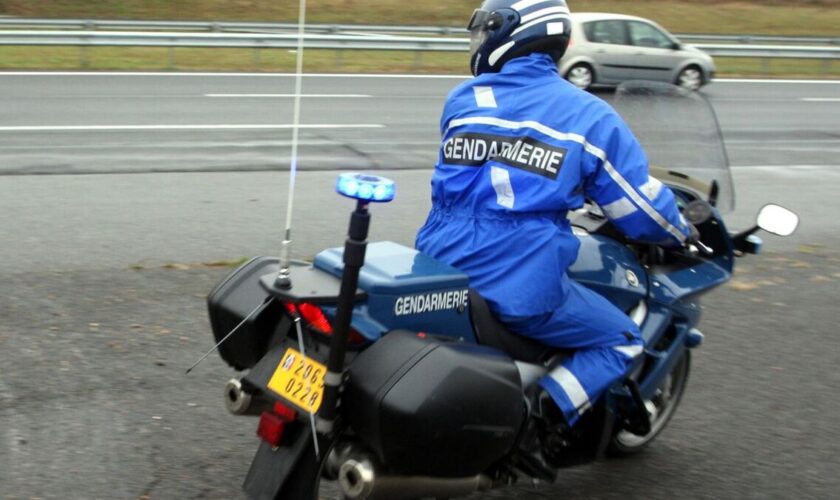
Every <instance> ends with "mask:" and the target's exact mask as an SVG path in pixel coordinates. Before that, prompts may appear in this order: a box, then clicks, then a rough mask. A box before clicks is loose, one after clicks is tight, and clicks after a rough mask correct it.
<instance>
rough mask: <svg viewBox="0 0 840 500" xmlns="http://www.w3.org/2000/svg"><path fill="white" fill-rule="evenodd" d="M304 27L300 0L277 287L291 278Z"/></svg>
mask: <svg viewBox="0 0 840 500" xmlns="http://www.w3.org/2000/svg"><path fill="white" fill-rule="evenodd" d="M305 27H306V0H300V7H299V16H298V36H297V52H296V58H297V60H296V69H295V97H294V102H295V104H294V112H293V118H292V155H291V162H290V164H289V165H290V166H289V196H288V199H289V200H288V204H287V205H286V230H285V231H284V233H283V243H282V245H281V247H280V270H279V271H278V273H277V279H276V281H275V284H276V285H277V286H278V287H279V288H291V286H292V280H291V276H290V274H291V273H290V271H289V268H290V266H291V246H292V207H293V206H294V202H295V178H296V177H297V163H298V138H299V133H300V101H301V91H302V88H303V39H304V28H305Z"/></svg>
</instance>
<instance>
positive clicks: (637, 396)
mask: <svg viewBox="0 0 840 500" xmlns="http://www.w3.org/2000/svg"><path fill="white" fill-rule="evenodd" d="M625 385H626V386H627V390H628V391H629V392H630V398H631V399H632V402H633V403H632V408H629V409H627V410H626V411H625V412H624V418H623V422H622V424H623V425H622V427H623V428H624V430H626V431H628V432H630V433H631V434H635V435H637V436H646V435H648V434H650V431H651V428H652V423H651V421H650V417H651V415H650V412H648V408H647V405H646V404H645V400H644V399H642V394H641V392H640V391H639V384H638V383H637V382H636V381H635V380H627V381H626V382H625Z"/></svg>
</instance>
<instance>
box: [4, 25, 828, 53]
mask: <svg viewBox="0 0 840 500" xmlns="http://www.w3.org/2000/svg"><path fill="white" fill-rule="evenodd" d="M0 45H28V46H39V45H40V46H45V45H46V46H56V45H60V46H77V47H170V48H173V47H226V48H251V49H268V48H295V47H297V35H294V34H266V33H259V34H249V33H183V32H116V31H17V30H13V31H0ZM304 46H305V47H306V48H307V49H335V50H345V49H347V50H392V51H415V52H417V51H419V52H460V51H466V50H468V48H469V40H468V39H466V38H441V37H418V36H412V37H409V36H389V35H381V36H368V35H319V34H307V35H305V37H304ZM695 47H697V48H699V49H701V50H703V51H705V52H707V53H709V54H711V55H712V56H719V57H746V58H787V59H790V58H795V59H827V60H832V59H840V46H837V47H831V46H822V47H820V46H791V45H739V44H696V45H695Z"/></svg>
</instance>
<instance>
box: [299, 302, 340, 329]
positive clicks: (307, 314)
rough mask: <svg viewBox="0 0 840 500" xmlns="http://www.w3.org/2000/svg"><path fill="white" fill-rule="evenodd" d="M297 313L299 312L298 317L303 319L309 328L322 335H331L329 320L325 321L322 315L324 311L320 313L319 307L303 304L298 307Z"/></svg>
mask: <svg viewBox="0 0 840 500" xmlns="http://www.w3.org/2000/svg"><path fill="white" fill-rule="evenodd" d="M298 311H300V317H301V318H303V320H304V321H306V322H307V323H308V324H309V326H311V327H312V328H314V329H316V330H318V331H319V332H321V333H323V334H326V335H332V333H333V329H332V325H330V322H329V320H327V315H326V314H324V311H322V310H321V308H320V307H318V306H316V305H314V304H309V303H306V302H304V303H302V304H299V305H298Z"/></svg>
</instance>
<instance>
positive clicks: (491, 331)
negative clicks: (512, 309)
mask: <svg viewBox="0 0 840 500" xmlns="http://www.w3.org/2000/svg"><path fill="white" fill-rule="evenodd" d="M469 297H470V320H471V321H472V326H473V331H474V332H475V336H476V339H477V340H478V343H479V344H481V345H485V346H489V347H494V348H496V349H499V350H501V351H503V352H505V353H507V354H509V355H510V356H511V357H513V358H514V359H516V360H517V361H525V362H527V363H537V364H542V363H543V362H545V361H546V360H547V359H549V358H550V357H551V356H552V355H553V354H556V353H557V350H556V349H554V348H552V347H550V346H547V345H545V344H542V343H540V342H537V341H535V340H531V339H528V338H525V337H523V336H521V335H517V334H515V333H513V332H511V331H510V330H508V329H507V327H505V326H504V325H503V324H502V323H501V322H500V321H499V320H498V319H497V318H496V317H495V316H494V315H493V311H491V310H490V306H489V305H488V304H487V301H486V300H484V297H482V296H481V295H480V294H479V293H478V292H476V291H475V290H473V289H470V294H469Z"/></svg>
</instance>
